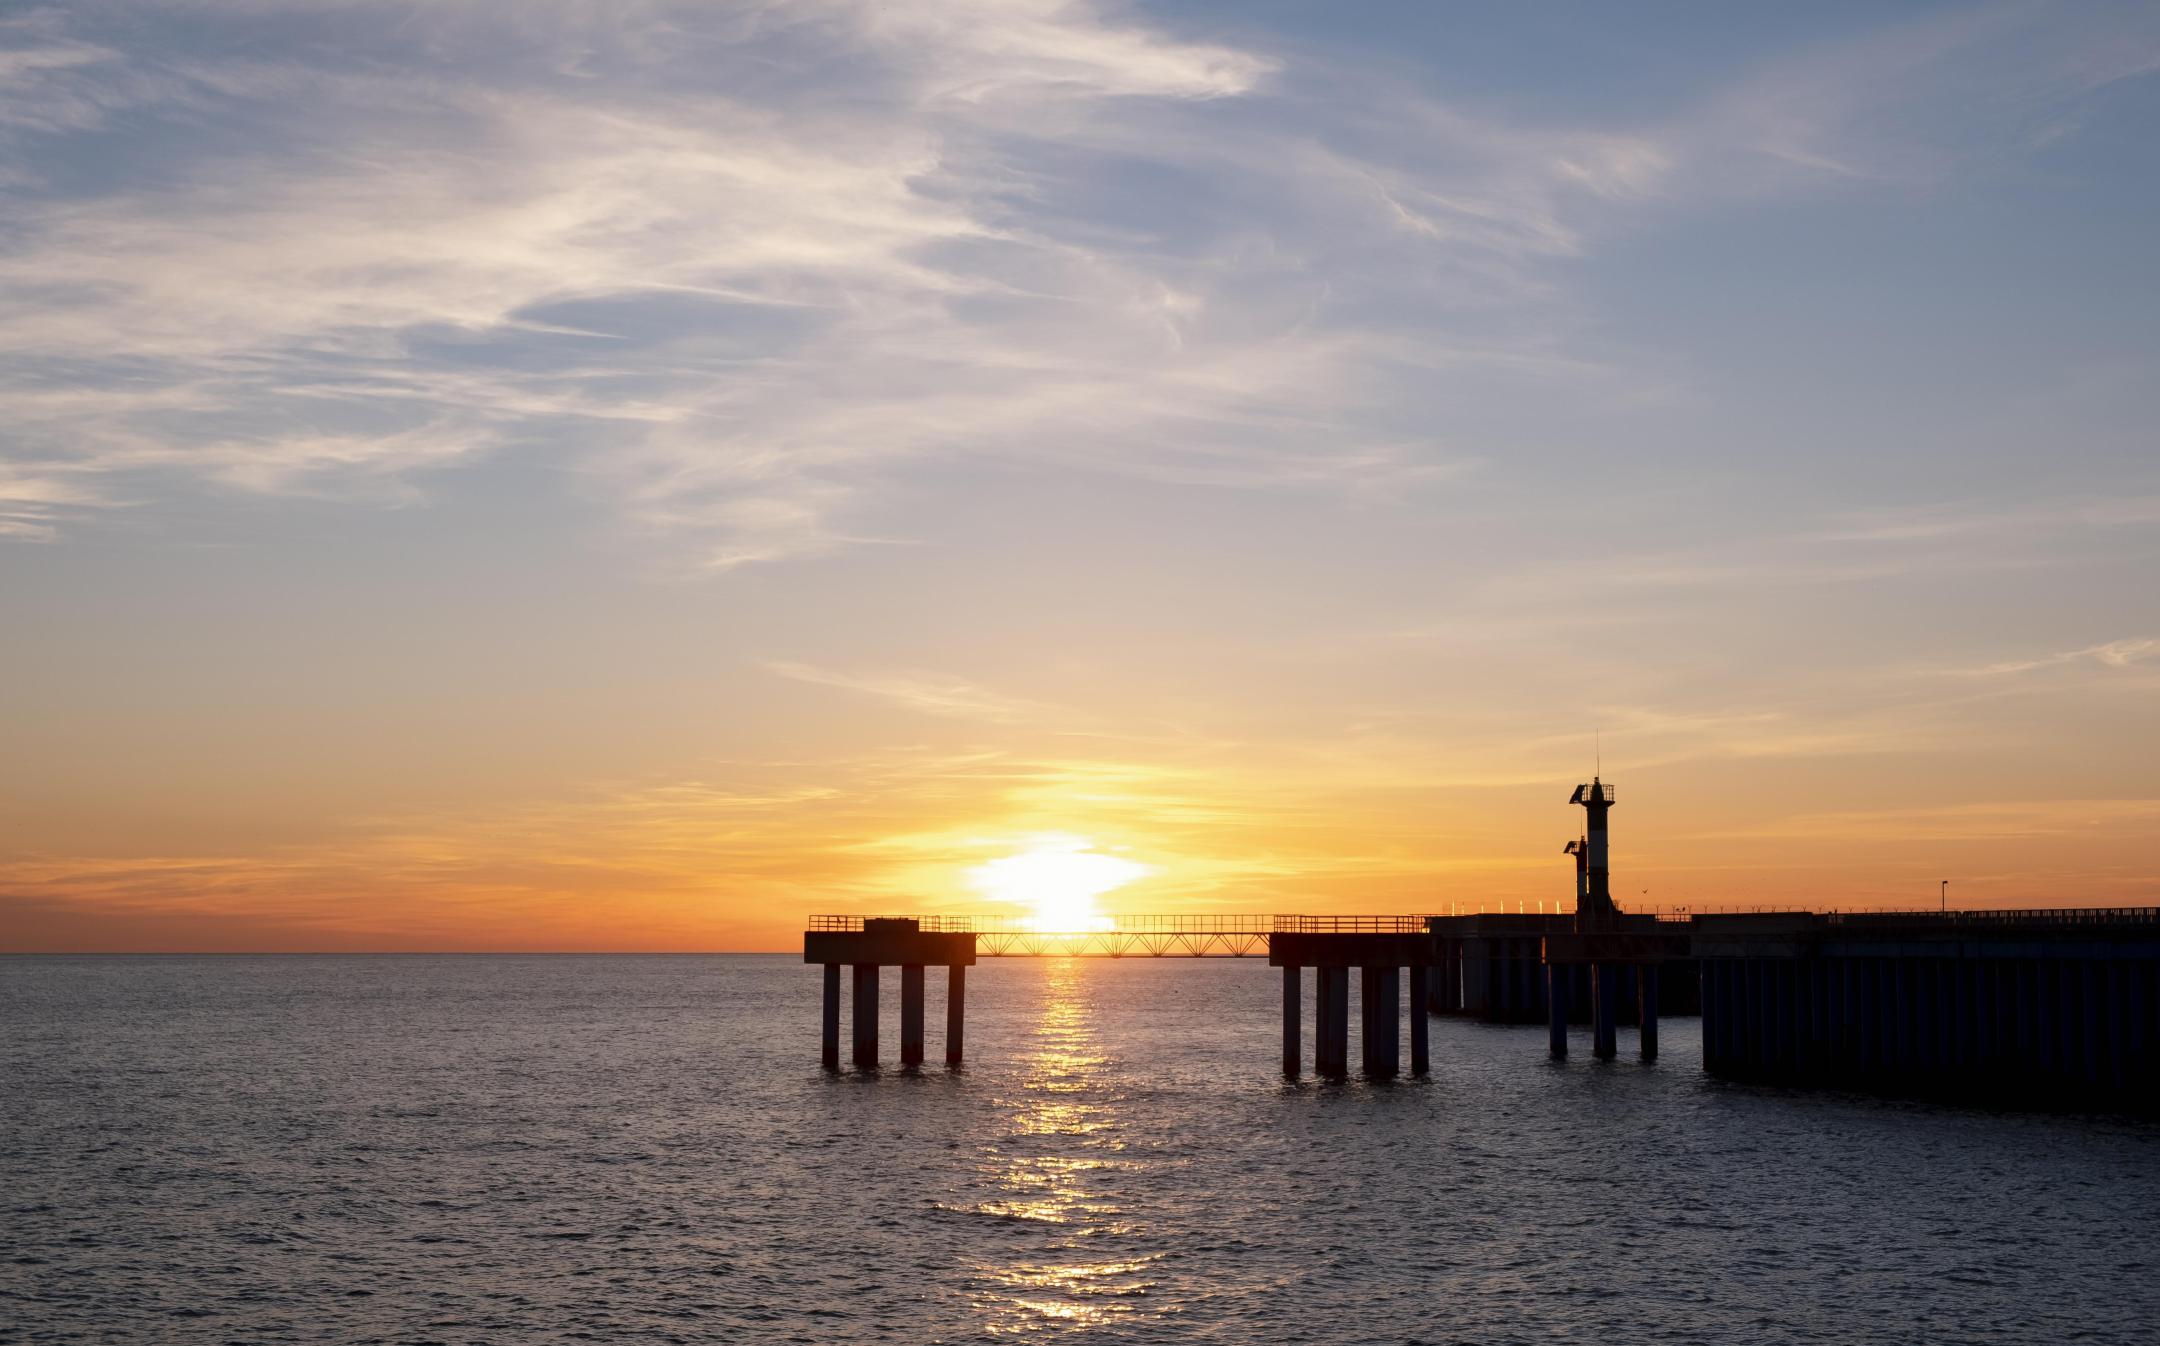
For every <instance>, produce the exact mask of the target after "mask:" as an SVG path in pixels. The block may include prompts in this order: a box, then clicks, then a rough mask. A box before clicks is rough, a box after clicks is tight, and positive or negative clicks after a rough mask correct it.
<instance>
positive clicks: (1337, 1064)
mask: <svg viewBox="0 0 2160 1346" xmlns="http://www.w3.org/2000/svg"><path fill="white" fill-rule="evenodd" d="M1299 924H1300V925H1301V926H1306V927H1309V928H1305V929H1298V930H1278V931H1276V932H1274V933H1272V934H1270V935H1269V936H1268V966H1270V967H1279V968H1281V969H1282V973H1283V1038H1282V1043H1283V1062H1282V1065H1283V1074H1285V1075H1287V1076H1290V1077H1292V1078H1293V1079H1294V1078H1296V1077H1297V1075H1298V1074H1299V1073H1301V1071H1302V1070H1303V1068H1304V1061H1303V1055H1304V1053H1303V1036H1304V1035H1303V1032H1302V1031H1301V1026H1300V1024H1299V1022H1298V1020H1299V1017H1300V1010H1301V1009H1302V1007H1303V1005H1304V1000H1305V992H1304V985H1303V981H1304V969H1306V968H1308V967H1309V968H1311V969H1312V970H1313V975H1314V977H1315V979H1316V981H1315V985H1314V987H1313V1021H1314V1022H1313V1069H1314V1071H1315V1072H1316V1073H1318V1074H1319V1075H1320V1076H1322V1077H1323V1078H1325V1079H1342V1078H1344V1077H1345V1076H1347V1075H1348V1074H1349V1073H1350V1060H1349V1057H1350V969H1352V968H1356V969H1357V970H1358V999H1359V1005H1358V1023H1359V1029H1360V1031H1359V1037H1360V1039H1361V1040H1362V1042H1361V1045H1362V1047H1363V1049H1364V1050H1363V1056H1364V1061H1363V1065H1364V1069H1365V1075H1366V1078H1368V1079H1392V1078H1394V1076H1395V1075H1396V1074H1397V1073H1398V1071H1399V1070H1400V1068H1401V1062H1402V1045H1401V1041H1400V1038H1399V1032H1400V1027H1401V1023H1402V997H1401V991H1402V984H1401V981H1400V980H1399V976H1400V973H1401V972H1402V970H1404V969H1407V970H1408V971H1409V974H1410V978H1409V980H1410V1010H1411V1013H1410V1073H1411V1074H1413V1075H1423V1074H1425V1073H1426V1072H1427V1071H1428V1070H1430V1069H1431V1052H1430V1051H1429V1049H1428V1047H1427V1031H1426V1023H1425V1015H1426V1009H1425V1001H1426V992H1425V979H1426V972H1427V969H1429V968H1430V967H1431V966H1432V957H1433V941H1432V938H1431V936H1429V935H1427V934H1425V933H1423V931H1422V922H1421V921H1420V920H1419V919H1418V918H1416V917H1404V918H1400V919H1390V918H1386V917H1380V918H1374V917H1339V918H1328V917H1315V918H1311V919H1309V920H1306V921H1302V922H1300V923H1299ZM1383 926H1385V927H1386V928H1382V927H1383Z"/></svg>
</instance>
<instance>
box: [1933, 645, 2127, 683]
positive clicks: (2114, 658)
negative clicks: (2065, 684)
mask: <svg viewBox="0 0 2160 1346" xmlns="http://www.w3.org/2000/svg"><path fill="white" fill-rule="evenodd" d="M2155 658H2160V639H2154V638H2152V637H2150V636H2145V637H2138V638H2134V639H2128V640H2110V641H2107V642H2106V643H2104V644H2100V645H2087V646H2086V647H2085V648H2083V649H2079V650H2065V651H2062V652H2061V653H2059V654H2049V655H2042V656H2041V657H2040V658H2037V659H2013V660H2007V661H2004V662H2002V663H1994V664H1986V665H1983V666H1982V667H1979V668H1965V669H1956V670H1953V672H1955V673H1956V674H1958V675H1959V676H1962V677H1973V678H1999V677H2009V676H2014V675H2016V674H2019V673H2031V672H2035V671H2037V670H2040V669H2045V668H2062V667H2064V666H2066V665H2088V666H2092V667H2097V668H2104V669H2123V668H2129V667H2130V666H2132V665H2133V664H2139V663H2144V662H2147V661H2149V660H2153V659H2155Z"/></svg>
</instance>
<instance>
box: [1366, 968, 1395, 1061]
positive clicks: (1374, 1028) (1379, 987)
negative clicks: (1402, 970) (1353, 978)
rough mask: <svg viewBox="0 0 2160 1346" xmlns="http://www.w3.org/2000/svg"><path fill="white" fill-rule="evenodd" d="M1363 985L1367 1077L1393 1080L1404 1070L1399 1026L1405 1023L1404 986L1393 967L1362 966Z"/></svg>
mask: <svg viewBox="0 0 2160 1346" xmlns="http://www.w3.org/2000/svg"><path fill="white" fill-rule="evenodd" d="M1358 980H1359V982H1360V983H1361V984H1362V992H1363V997H1364V1010H1365V1013H1364V1018H1363V1023H1362V1024H1361V1025H1360V1027H1361V1028H1362V1029H1363V1032H1362V1033H1360V1035H1359V1036H1360V1037H1362V1038H1363V1039H1364V1046H1365V1062H1364V1064H1365V1077H1366V1078H1367V1079H1373V1080H1391V1079H1393V1078H1395V1076H1396V1075H1397V1074H1398V1073H1399V1072H1400V1070H1401V1064H1400V1063H1401V1061H1402V1053H1401V1051H1400V1049H1399V1047H1398V1045H1397V1025H1398V1024H1400V1023H1401V1022H1402V997H1401V994H1400V986H1399V983H1398V982H1397V980H1396V975H1395V969H1394V968H1392V967H1367V968H1360V969H1358Z"/></svg>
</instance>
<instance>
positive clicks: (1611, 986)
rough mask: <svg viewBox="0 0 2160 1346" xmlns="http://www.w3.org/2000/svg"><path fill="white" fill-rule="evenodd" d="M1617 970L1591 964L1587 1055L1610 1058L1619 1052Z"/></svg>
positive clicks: (1618, 977)
mask: <svg viewBox="0 0 2160 1346" xmlns="http://www.w3.org/2000/svg"><path fill="white" fill-rule="evenodd" d="M1619 1029H1620V969H1619V967H1618V966H1617V965H1615V964H1612V963H1592V964H1591V965H1590V1054H1591V1055H1592V1056H1595V1057H1596V1058H1597V1059H1598V1060H1600V1061H1610V1060H1612V1059H1613V1058H1614V1057H1615V1056H1618V1055H1619V1054H1620V1034H1619Z"/></svg>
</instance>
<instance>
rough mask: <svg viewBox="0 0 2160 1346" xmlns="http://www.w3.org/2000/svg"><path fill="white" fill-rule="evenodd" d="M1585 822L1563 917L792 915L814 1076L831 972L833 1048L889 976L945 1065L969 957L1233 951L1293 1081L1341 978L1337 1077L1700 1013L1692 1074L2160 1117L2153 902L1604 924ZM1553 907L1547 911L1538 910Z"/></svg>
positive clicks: (953, 1048) (2159, 920)
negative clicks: (1476, 1047) (815, 1039)
mask: <svg viewBox="0 0 2160 1346" xmlns="http://www.w3.org/2000/svg"><path fill="white" fill-rule="evenodd" d="M1568 802H1569V803H1571V804H1579V805H1582V806H1583V808H1584V809H1585V812H1586V814H1587V822H1588V827H1587V828H1586V830H1585V831H1584V832H1583V834H1582V835H1581V836H1580V837H1579V838H1578V839H1577V840H1575V841H1571V842H1569V843H1568V844H1567V846H1566V848H1565V851H1564V853H1565V854H1567V855H1571V856H1573V857H1574V860H1575V865H1574V869H1575V903H1574V910H1573V911H1572V912H1569V913H1566V914H1559V913H1555V914H1550V915H1546V914H1539V915H1529V914H1526V913H1517V914H1514V915H1505V914H1497V913H1493V914H1480V915H1473V916H1435V915H1423V914H1413V915H1403V916H1385V915H1383V916H1303V915H1279V916H1252V915H1207V916H1117V917H1105V918H1101V919H1097V920H1093V921H1090V922H1089V923H1088V924H1087V928H1084V929H1078V930H1048V929H1043V928H1041V927H1040V926H1039V925H1038V924H1036V923H1033V922H1027V921H1014V920H1004V919H998V918H994V917H993V918H977V917H964V916H924V917H915V916H872V917H857V916H814V917H812V918H811V919H810V928H809V929H808V930H807V931H805V932H804V934H803V961H805V962H808V963H818V964H822V965H823V967H824V969H825V997H824V1014H823V1023H822V1028H823V1039H822V1044H823V1061H824V1064H825V1067H826V1068H827V1069H828V1070H837V1069H838V1068H839V1064H840V969H841V967H842V966H847V967H850V968H852V969H853V1011H852V1023H853V1025H854V1053H853V1058H852V1059H853V1061H854V1064H855V1065H856V1066H857V1067H858V1068H862V1069H868V1068H873V1067H875V1066H876V1065H877V1063H878V973H879V969H880V968H882V967H884V966H886V965H888V964H895V963H896V964H898V965H899V966H900V1060H901V1063H902V1064H903V1065H906V1066H919V1065H921V1064H922V1059H923V970H924V969H925V968H927V967H945V968H947V969H949V975H950V977H951V982H950V989H949V992H948V994H947V998H946V1029H945V1043H946V1045H945V1059H946V1062H947V1063H948V1064H949V1065H954V1066H957V1065H959V1064H960V1062H961V1056H962V1050H961V1049H962V1036H963V1024H962V1019H963V1009H964V1004H965V992H966V981H965V977H966V969H967V968H968V967H969V966H970V965H972V964H973V963H974V962H975V960H976V958H977V956H978V955H980V956H983V957H991V958H1051V957H1082V958H1132V957H1145V958H1218V957H1222V958H1247V957H1253V956H1255V955H1258V954H1260V953H1265V954H1266V955H1267V961H1268V965H1269V966H1270V967H1274V968H1279V969H1281V971H1282V1072H1283V1074H1284V1075H1285V1076H1287V1077H1289V1078H1292V1079H1295V1078H1297V1077H1298V1076H1299V1075H1300V1074H1301V1073H1302V1072H1303V1070H1304V1062H1305V1048H1304V1037H1305V1035H1304V1024H1303V1022H1302V1017H1303V1009H1304V973H1305V969H1307V968H1310V969H1312V972H1313V977H1314V987H1313V1024H1312V1062H1313V1069H1314V1071H1315V1073H1316V1074H1318V1075H1319V1076H1320V1077H1321V1078H1323V1079H1329V1080H1340V1079H1344V1078H1347V1077H1348V1075H1349V1074H1350V1043H1349V1033H1350V1028H1349V1025H1350V980H1351V973H1352V972H1355V973H1356V974H1357V983H1358V997H1359V1015H1358V1019H1359V1023H1360V1034H1359V1036H1360V1043H1359V1045H1360V1052H1359V1065H1360V1067H1361V1070H1362V1073H1363V1074H1364V1076H1365V1077H1366V1078H1367V1079H1370V1080H1389V1079H1393V1078H1395V1077H1396V1076H1397V1075H1398V1074H1399V1073H1400V1071H1401V1067H1402V1044H1401V1040H1400V1038H1401V1034H1400V1028H1401V1025H1402V1020H1403V1013H1402V1007H1403V994H1404V991H1405V982H1407V990H1408V994H1409V1004H1410V1010H1411V1013H1410V1015H1409V1022H1410V1073H1411V1074H1412V1075H1416V1076H1422V1075H1425V1074H1427V1073H1428V1072H1429V1071H1430V1069H1431V1060H1430V1057H1431V1053H1430V1051H1429V1046H1428V1040H1429V1031H1428V1025H1427V1022H1426V1019H1427V1016H1428V1015H1433V1014H1445V1015H1469V1016H1473V1017H1476V1018H1478V1019H1481V1020H1484V1021H1486V1022H1490V1023H1496V1024H1530V1023H1542V1024H1544V1026H1545V1029H1546V1035H1545V1051H1546V1054H1547V1055H1548V1056H1549V1057H1551V1058H1552V1059H1554V1060H1556V1061H1564V1060H1565V1059H1566V1058H1567V1055H1568V1043H1569V1029H1570V1027H1571V1026H1573V1025H1575V1024H1581V1023H1587V1024H1588V1025H1589V1027H1590V1041H1591V1055H1592V1056H1594V1057H1596V1058H1597V1059H1598V1060H1599V1061H1600V1062H1610V1061H1613V1060H1615V1059H1616V1058H1617V1057H1618V1056H1619V1054H1620V1050H1619V1049H1620V1030H1621V1029H1622V1028H1623V1027H1630V1026H1632V1027H1633V1028H1634V1030H1635V1044H1636V1049H1637V1055H1638V1056H1639V1057H1640V1058H1641V1059H1642V1060H1643V1061H1644V1062H1652V1061H1655V1060H1656V1059H1657V1057H1658V1053H1659V1041H1658V1027H1659V1023H1660V1021H1661V1019H1663V1018H1665V1017H1668V1016H1671V1015H1676V1014H1700V1015H1701V1016H1702V1021H1703V1024H1702V1028H1703V1033H1702V1042H1703V1061H1702V1064H1703V1067H1704V1069H1705V1070H1707V1071H1708V1072H1709V1073H1711V1074H1714V1075H1720V1076H1726V1077H1730V1078H1735V1079H1747V1080H1760V1081H1770V1082H1776V1083H1790V1084H1833V1085H1839V1086H1844V1087H1856V1088H1866V1089H1875V1090H1883V1091H1894V1092H1903V1093H1925V1094H1940V1095H1952V1096H1987V1097H1993V1098H2007V1099H2010V1100H2012V1101H2026V1102H2030V1101H2046V1102H2050V1103H2055V1102H2071V1103H2076V1104H2079V1105H2089V1106H2095V1107H2109V1108H2129V1109H2132V1110H2136V1111H2141V1112H2153V1111H2160V1103H2156V1102H2155V1097H2156V1096H2160V1090H2156V1089H2154V1088H2153V1086H2152V1082H2153V1080H2154V1078H2155V1075H2156V1068H2160V908H2156V907H2131V908H2105V909H2101V908H2065V909H2059V910H2033V911H1939V912H1914V911H1908V912H1888V913H1862V912H1769V913H1756V914H1738V913H1734V914H1727V913H1688V914H1655V913H1641V912H1635V913H1630V912H1626V911H1622V910H1621V909H1620V907H1619V906H1618V904H1617V903H1615V902H1614V901H1613V898H1612V892H1611V880H1610V874H1609V869H1608V866H1609V863H1610V860H1609V856H1610V849H1609V843H1608V838H1609V814H1610V811H1611V809H1612V808H1613V806H1614V803H1615V800H1614V794H1613V787H1612V786H1610V785H1608V784H1605V783H1604V782H1603V781H1601V780H1598V779H1595V778H1593V779H1592V780H1591V781H1589V782H1588V783H1587V784H1583V785H1578V786H1576V787H1575V793H1574V794H1573V796H1571V797H1570V799H1569V801H1568ZM1555 905H1557V904H1555Z"/></svg>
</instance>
